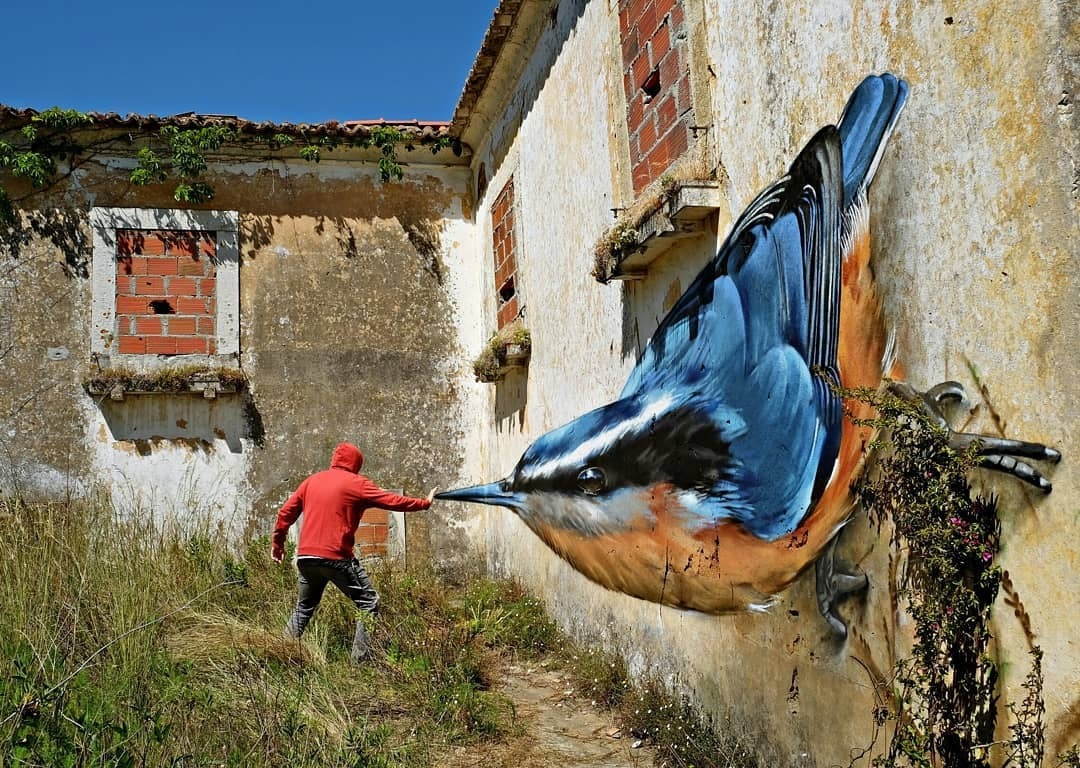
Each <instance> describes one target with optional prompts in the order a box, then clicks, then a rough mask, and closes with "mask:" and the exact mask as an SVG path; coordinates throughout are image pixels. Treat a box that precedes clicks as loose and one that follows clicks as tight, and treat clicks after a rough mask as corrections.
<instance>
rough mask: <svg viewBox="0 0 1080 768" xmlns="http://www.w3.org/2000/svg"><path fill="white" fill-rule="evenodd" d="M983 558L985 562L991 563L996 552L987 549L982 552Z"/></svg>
mask: <svg viewBox="0 0 1080 768" xmlns="http://www.w3.org/2000/svg"><path fill="white" fill-rule="evenodd" d="M982 559H983V562H984V563H989V562H990V561H991V560H993V559H994V553H993V552H990V551H989V550H987V551H986V552H983V553H982Z"/></svg>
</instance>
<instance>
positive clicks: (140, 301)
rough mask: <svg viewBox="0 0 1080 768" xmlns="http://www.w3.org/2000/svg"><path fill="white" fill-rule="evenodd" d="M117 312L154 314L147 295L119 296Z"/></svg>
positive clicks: (120, 313)
mask: <svg viewBox="0 0 1080 768" xmlns="http://www.w3.org/2000/svg"><path fill="white" fill-rule="evenodd" d="M116 314H118V315H146V314H152V313H151V310H150V302H148V301H147V300H146V297H145V296H117V297H116Z"/></svg>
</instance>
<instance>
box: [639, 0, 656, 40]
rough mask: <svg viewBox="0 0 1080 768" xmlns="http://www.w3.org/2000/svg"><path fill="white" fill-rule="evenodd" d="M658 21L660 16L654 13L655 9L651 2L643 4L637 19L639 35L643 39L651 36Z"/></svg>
mask: <svg viewBox="0 0 1080 768" xmlns="http://www.w3.org/2000/svg"><path fill="white" fill-rule="evenodd" d="M659 23H660V18H658V17H657V15H656V9H655V8H654V7H653V4H652V2H650V3H649V4H648V5H647V6H645V7H644V8H643V9H642V11H641V17H640V18H639V19H638V23H637V31H638V34H639V35H641V38H642V39H643V40H648V39H649V38H650V37H652V34H653V32H655V31H656V25H657V24H659Z"/></svg>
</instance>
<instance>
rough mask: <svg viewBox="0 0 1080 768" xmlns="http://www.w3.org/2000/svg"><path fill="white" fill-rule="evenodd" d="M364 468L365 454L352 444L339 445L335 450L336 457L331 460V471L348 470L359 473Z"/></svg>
mask: <svg viewBox="0 0 1080 768" xmlns="http://www.w3.org/2000/svg"><path fill="white" fill-rule="evenodd" d="M362 466H364V454H362V453H360V449H359V448H357V447H356V446H355V445H353V444H352V443H339V444H338V447H337V448H335V449H334V456H333V458H332V459H330V468H331V469H335V468H337V469H347V470H349V471H350V472H359V471H360V467H362Z"/></svg>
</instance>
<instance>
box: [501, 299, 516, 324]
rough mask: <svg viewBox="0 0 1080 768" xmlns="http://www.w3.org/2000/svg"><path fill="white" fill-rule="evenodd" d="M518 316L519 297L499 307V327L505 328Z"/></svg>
mask: <svg viewBox="0 0 1080 768" xmlns="http://www.w3.org/2000/svg"><path fill="white" fill-rule="evenodd" d="M517 316H518V300H517V296H515V297H514V298H512V299H510V301H508V302H506V303H505V304H503V305H502V306H501V307H499V327H500V328H504V327H506V326H507V325H509V324H510V323H512V322H513V321H514V319H515V318H516V317H517Z"/></svg>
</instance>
